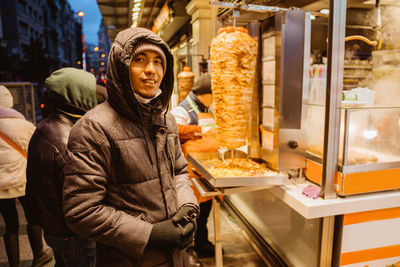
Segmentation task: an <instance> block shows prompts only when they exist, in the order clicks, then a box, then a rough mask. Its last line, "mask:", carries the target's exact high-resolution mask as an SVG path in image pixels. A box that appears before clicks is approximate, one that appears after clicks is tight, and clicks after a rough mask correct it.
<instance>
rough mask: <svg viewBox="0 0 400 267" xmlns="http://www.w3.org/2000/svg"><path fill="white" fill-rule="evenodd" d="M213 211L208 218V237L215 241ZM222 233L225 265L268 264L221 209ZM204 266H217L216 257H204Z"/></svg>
mask: <svg viewBox="0 0 400 267" xmlns="http://www.w3.org/2000/svg"><path fill="white" fill-rule="evenodd" d="M212 214H213V212H212V211H211V213H210V217H209V219H208V223H207V227H208V231H209V233H208V239H209V240H210V241H211V242H214V219H213V216H212ZM221 234H222V247H223V249H224V252H225V253H224V255H223V263H224V267H238V266H239V267H264V266H268V265H266V264H265V262H264V261H263V260H262V259H261V257H260V256H259V255H258V254H257V253H256V251H255V250H254V249H253V247H252V246H251V245H250V243H249V241H248V239H247V235H246V233H245V232H244V230H242V229H241V228H240V227H239V226H238V225H237V224H236V223H235V221H234V220H233V218H231V217H229V215H228V214H226V212H225V211H224V210H223V209H221ZM200 262H201V263H202V264H203V267H211V266H215V261H214V258H202V259H200Z"/></svg>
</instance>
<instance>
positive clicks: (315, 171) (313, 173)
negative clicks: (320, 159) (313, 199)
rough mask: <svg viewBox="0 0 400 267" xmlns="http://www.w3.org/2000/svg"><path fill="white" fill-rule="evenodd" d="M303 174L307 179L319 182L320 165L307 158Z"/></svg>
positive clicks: (320, 180)
mask: <svg viewBox="0 0 400 267" xmlns="http://www.w3.org/2000/svg"><path fill="white" fill-rule="evenodd" d="M305 176H306V177H307V179H308V180H310V181H312V182H314V183H316V184H319V185H320V184H321V182H322V166H321V164H318V163H316V162H315V161H312V160H309V159H308V160H307V168H306V170H305Z"/></svg>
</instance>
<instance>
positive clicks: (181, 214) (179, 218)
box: [172, 204, 199, 227]
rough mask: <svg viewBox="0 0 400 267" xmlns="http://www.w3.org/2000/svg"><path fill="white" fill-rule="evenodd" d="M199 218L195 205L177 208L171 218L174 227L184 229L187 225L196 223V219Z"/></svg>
mask: <svg viewBox="0 0 400 267" xmlns="http://www.w3.org/2000/svg"><path fill="white" fill-rule="evenodd" d="M198 216H199V208H198V207H197V206H195V205H191V204H186V205H183V206H181V207H180V208H179V210H178V212H177V213H176V214H175V215H174V217H172V222H173V223H174V224H175V225H180V226H182V227H184V226H185V225H186V224H187V223H189V222H191V221H193V222H192V223H194V224H195V223H196V218H197V217H198Z"/></svg>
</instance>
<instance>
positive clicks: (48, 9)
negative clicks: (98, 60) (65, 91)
mask: <svg viewBox="0 0 400 267" xmlns="http://www.w3.org/2000/svg"><path fill="white" fill-rule="evenodd" d="M0 10H1V20H2V21H1V26H2V29H1V32H2V35H1V36H0V38H1V40H0V41H1V42H0V43H1V48H0V49H2V51H1V53H0V56H1V61H2V62H6V63H3V64H2V66H1V69H0V72H2V73H7V72H8V75H5V76H7V77H8V78H2V77H1V76H0V79H10V80H18V79H29V80H32V79H33V80H35V79H39V80H40V79H41V77H39V76H43V77H46V76H47V75H48V74H50V73H51V72H52V71H54V70H56V69H58V68H60V67H66V66H72V67H79V65H78V61H81V54H82V52H81V50H82V45H81V31H82V29H81V27H82V26H81V25H80V24H79V22H78V20H77V18H76V15H75V12H74V11H73V10H72V9H71V6H70V4H69V3H68V1H67V0H31V1H28V0H7V1H0ZM32 65H37V66H32ZM39 65H40V67H41V68H43V69H40V72H41V75H39V76H37V77H36V76H35V75H34V73H33V72H35V67H36V70H37V71H39V70H38V69H37V68H38V67H39ZM31 68H32V70H31ZM10 73H11V76H13V77H12V78H10V77H9V76H10Z"/></svg>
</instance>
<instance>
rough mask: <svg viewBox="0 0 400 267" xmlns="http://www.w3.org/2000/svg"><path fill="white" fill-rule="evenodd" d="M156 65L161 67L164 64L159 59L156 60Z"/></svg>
mask: <svg viewBox="0 0 400 267" xmlns="http://www.w3.org/2000/svg"><path fill="white" fill-rule="evenodd" d="M154 63H156V64H160V65H161V64H162V62H161V60H159V59H156V60H154Z"/></svg>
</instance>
